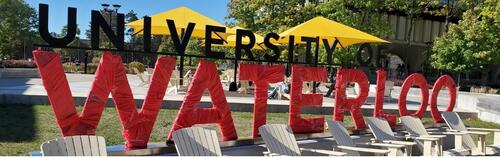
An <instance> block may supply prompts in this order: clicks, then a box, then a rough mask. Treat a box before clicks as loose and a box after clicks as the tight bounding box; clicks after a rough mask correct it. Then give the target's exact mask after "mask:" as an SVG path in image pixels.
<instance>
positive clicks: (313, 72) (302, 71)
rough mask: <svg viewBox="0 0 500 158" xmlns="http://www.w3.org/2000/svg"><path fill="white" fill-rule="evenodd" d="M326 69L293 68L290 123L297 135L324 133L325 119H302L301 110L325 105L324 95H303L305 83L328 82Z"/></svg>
mask: <svg viewBox="0 0 500 158" xmlns="http://www.w3.org/2000/svg"><path fill="white" fill-rule="evenodd" d="M326 78H327V76H326V68H324V67H307V68H306V67H303V66H301V65H294V66H293V67H292V86H291V90H290V97H291V98H290V109H289V112H290V114H289V115H290V116H289V118H288V123H289V124H290V126H291V127H292V130H293V132H295V133H316V132H323V130H324V124H325V123H324V122H325V117H324V116H320V117H316V118H302V117H300V108H301V107H304V106H315V107H321V105H322V104H323V95H322V94H302V82H303V81H318V82H324V81H326Z"/></svg>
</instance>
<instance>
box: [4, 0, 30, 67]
mask: <svg viewBox="0 0 500 158" xmlns="http://www.w3.org/2000/svg"><path fill="white" fill-rule="evenodd" d="M37 23H38V18H37V13H36V12H35V9H33V8H31V7H30V6H29V5H28V4H26V3H25V2H24V1H23V0H1V1H0V58H13V57H15V54H16V52H21V51H22V50H23V44H24V43H25V42H26V41H33V40H35V39H36V37H37V35H38V34H37V33H36V31H35V29H36V27H37Z"/></svg>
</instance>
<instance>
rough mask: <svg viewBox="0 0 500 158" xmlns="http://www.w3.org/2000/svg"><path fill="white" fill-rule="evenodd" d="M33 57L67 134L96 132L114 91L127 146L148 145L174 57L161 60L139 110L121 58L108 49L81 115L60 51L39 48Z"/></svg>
mask: <svg viewBox="0 0 500 158" xmlns="http://www.w3.org/2000/svg"><path fill="white" fill-rule="evenodd" d="M33 56H34V58H35V61H36V64H37V67H38V70H39V71H40V76H41V78H42V81H43V85H44V87H45V90H46V91H47V95H48V97H49V100H50V103H51V104H52V109H53V111H54V114H55V117H56V119H57V123H58V125H59V128H60V129H61V132H62V134H63V135H64V136H72V135H95V130H96V128H97V125H98V123H99V120H100V118H101V114H102V111H103V110H104V106H105V104H106V101H107V100H108V96H109V94H110V93H111V95H112V97H113V101H114V102H115V105H116V108H117V111H118V114H119V117H120V121H121V124H122V127H123V129H122V135H123V137H124V138H125V140H126V143H125V147H126V149H127V150H129V149H137V148H146V147H147V143H148V140H149V136H150V134H151V131H152V129H153V125H154V122H155V120H156V116H157V115H158V112H159V110H160V104H161V102H162V101H163V97H164V96H165V91H166V90H167V86H168V82H169V79H170V75H171V73H172V70H173V67H174V65H175V59H174V58H159V59H158V60H157V62H156V66H155V70H154V73H153V78H152V80H151V85H150V86H149V89H148V93H147V95H146V98H145V100H144V103H143V105H142V109H141V110H140V111H137V108H136V105H135V102H134V98H133V95H132V90H131V89H130V85H129V83H128V80H127V76H126V70H125V68H124V66H123V63H122V60H121V57H120V56H118V55H112V54H111V53H109V52H105V53H104V54H103V56H102V59H101V61H100V63H99V66H98V68H97V71H96V73H95V77H94V81H93V83H92V88H91V90H90V93H89V95H88V97H87V100H86V101H85V105H84V107H83V111H82V113H81V114H78V112H77V111H76V107H75V102H74V100H73V97H72V94H71V90H70V88H69V84H68V80H67V79H66V75H65V74H64V70H63V67H62V64H61V58H60V56H59V54H58V53H56V52H46V51H41V50H35V51H33Z"/></svg>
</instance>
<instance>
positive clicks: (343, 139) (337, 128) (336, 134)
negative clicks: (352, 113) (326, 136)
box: [327, 120, 359, 156]
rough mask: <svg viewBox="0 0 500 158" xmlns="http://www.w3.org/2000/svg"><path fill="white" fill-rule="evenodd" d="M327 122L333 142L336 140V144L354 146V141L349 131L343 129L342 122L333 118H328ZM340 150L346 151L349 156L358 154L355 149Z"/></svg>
mask: <svg viewBox="0 0 500 158" xmlns="http://www.w3.org/2000/svg"><path fill="white" fill-rule="evenodd" d="M327 124H328V128H329V129H330V133H331V134H332V136H333V139H335V142H337V145H340V146H356V145H355V144H354V141H352V138H351V136H350V135H349V132H347V129H345V128H344V126H343V125H342V122H340V121H335V120H328V121H327ZM342 152H345V153H347V155H349V156H359V153H358V152H356V151H350V150H346V151H342Z"/></svg>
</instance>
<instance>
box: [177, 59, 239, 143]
mask: <svg viewBox="0 0 500 158" xmlns="http://www.w3.org/2000/svg"><path fill="white" fill-rule="evenodd" d="M207 88H208V92H209V94H210V98H211V99H212V108H199V107H197V105H198V103H200V100H201V97H202V95H203V91H205V89H207ZM207 123H217V124H219V128H220V131H221V133H222V140H223V141H227V140H234V139H237V138H238V136H237V135H236V130H235V128H234V123H233V118H232V116H231V111H230V109H229V104H228V103H227V101H226V96H225V95H224V91H223V89H222V84H221V81H220V78H219V75H218V73H217V67H216V65H215V64H214V63H212V62H209V61H205V60H200V63H199V64H198V67H197V68H196V72H195V73H194V76H193V80H192V82H191V84H190V85H189V87H188V90H187V92H186V96H185V97H184V102H182V105H181V107H180V109H179V113H178V114H177V117H176V118H175V121H174V124H173V125H172V129H171V130H170V133H169V134H168V140H172V132H174V131H176V130H179V129H182V128H187V127H191V126H193V125H195V124H207Z"/></svg>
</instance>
